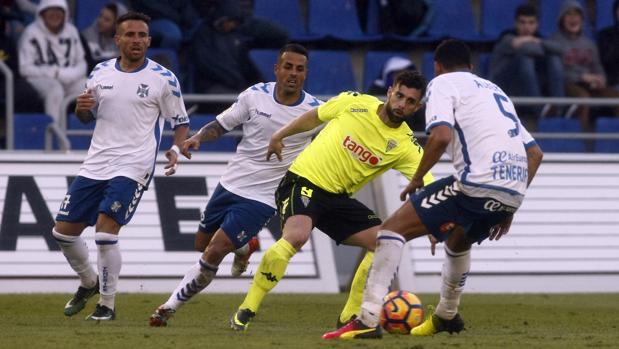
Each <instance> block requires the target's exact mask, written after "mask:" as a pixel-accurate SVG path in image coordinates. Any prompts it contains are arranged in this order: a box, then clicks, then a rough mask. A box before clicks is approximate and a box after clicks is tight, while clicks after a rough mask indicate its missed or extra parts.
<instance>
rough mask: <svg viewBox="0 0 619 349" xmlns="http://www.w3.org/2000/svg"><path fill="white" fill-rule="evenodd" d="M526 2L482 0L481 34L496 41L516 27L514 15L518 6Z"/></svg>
mask: <svg viewBox="0 0 619 349" xmlns="http://www.w3.org/2000/svg"><path fill="white" fill-rule="evenodd" d="M523 3H526V1H525V0H501V1H496V0H482V2H481V16H480V17H481V34H482V35H483V36H485V37H487V38H489V39H492V40H496V39H498V37H499V35H500V34H501V33H502V32H503V31H505V30H507V29H511V28H513V27H514V14H515V13H516V8H518V6H520V5H522V4H523Z"/></svg>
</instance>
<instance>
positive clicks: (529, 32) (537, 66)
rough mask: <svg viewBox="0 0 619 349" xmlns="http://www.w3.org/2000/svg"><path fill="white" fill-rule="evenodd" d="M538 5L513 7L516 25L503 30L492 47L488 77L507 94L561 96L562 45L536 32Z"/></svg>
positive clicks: (562, 88) (562, 79)
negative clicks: (536, 6)
mask: <svg viewBox="0 0 619 349" xmlns="http://www.w3.org/2000/svg"><path fill="white" fill-rule="evenodd" d="M538 19H539V18H538V13H537V8H535V7H534V6H532V5H529V4H524V5H521V6H519V7H518V8H517V9H516V13H515V28H513V29H510V30H508V31H506V32H504V33H503V34H502V35H501V37H500V38H499V41H498V42H497V43H496V45H495V46H494V49H493V50H492V55H491V58H490V69H489V74H488V75H489V79H490V80H492V81H494V82H495V83H496V84H497V85H499V86H500V87H501V88H502V89H503V91H505V93H507V94H508V95H510V96H532V97H540V96H542V95H546V96H551V97H564V96H565V89H564V76H563V64H562V63H561V54H562V47H561V45H559V44H558V43H557V42H555V41H552V40H547V39H543V38H542V37H541V36H540V35H539V32H538V30H537V29H538V27H539V21H538Z"/></svg>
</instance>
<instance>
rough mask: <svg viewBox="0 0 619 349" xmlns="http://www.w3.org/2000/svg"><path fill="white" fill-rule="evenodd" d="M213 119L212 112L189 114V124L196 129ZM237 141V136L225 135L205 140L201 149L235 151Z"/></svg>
mask: <svg viewBox="0 0 619 349" xmlns="http://www.w3.org/2000/svg"><path fill="white" fill-rule="evenodd" d="M213 120H215V115H211V114H192V115H190V116H189V124H190V125H191V129H192V130H195V131H197V130H199V129H200V128H201V127H202V126H204V125H206V124H208V123H209V122H211V121H213ZM237 143H238V139H236V138H235V137H230V136H223V137H221V138H219V139H218V140H216V141H214V142H203V143H202V144H201V146H200V150H202V151H226V152H234V151H236V145H237ZM164 149H165V148H164Z"/></svg>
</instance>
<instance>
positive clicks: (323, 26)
mask: <svg viewBox="0 0 619 349" xmlns="http://www.w3.org/2000/svg"><path fill="white" fill-rule="evenodd" d="M308 11H309V21H308V32H309V34H310V35H318V36H322V37H330V38H334V39H340V40H346V41H356V42H368V41H378V40H380V39H381V38H382V36H380V35H367V34H365V33H363V31H362V30H361V26H360V24H359V18H358V15H357V6H356V2H355V1H352V0H309V7H308Z"/></svg>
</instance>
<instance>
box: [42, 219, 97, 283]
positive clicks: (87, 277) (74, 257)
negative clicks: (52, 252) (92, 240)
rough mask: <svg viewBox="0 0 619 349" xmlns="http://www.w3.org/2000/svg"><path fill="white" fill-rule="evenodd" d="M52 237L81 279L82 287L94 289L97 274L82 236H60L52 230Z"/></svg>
mask: <svg viewBox="0 0 619 349" xmlns="http://www.w3.org/2000/svg"><path fill="white" fill-rule="evenodd" d="M52 236H53V237H54V239H55V240H56V242H57V243H58V246H60V249H61V250H62V253H63V254H64V256H65V258H66V259H67V262H69V265H70V266H71V268H73V270H75V272H76V273H77V275H78V276H79V278H80V286H82V287H85V288H92V287H94V286H95V285H96V284H97V273H96V272H95V268H93V267H92V265H91V264H90V262H89V260H88V246H86V241H84V239H82V237H81V236H79V235H78V236H71V235H64V234H60V233H59V232H57V231H56V229H52Z"/></svg>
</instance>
